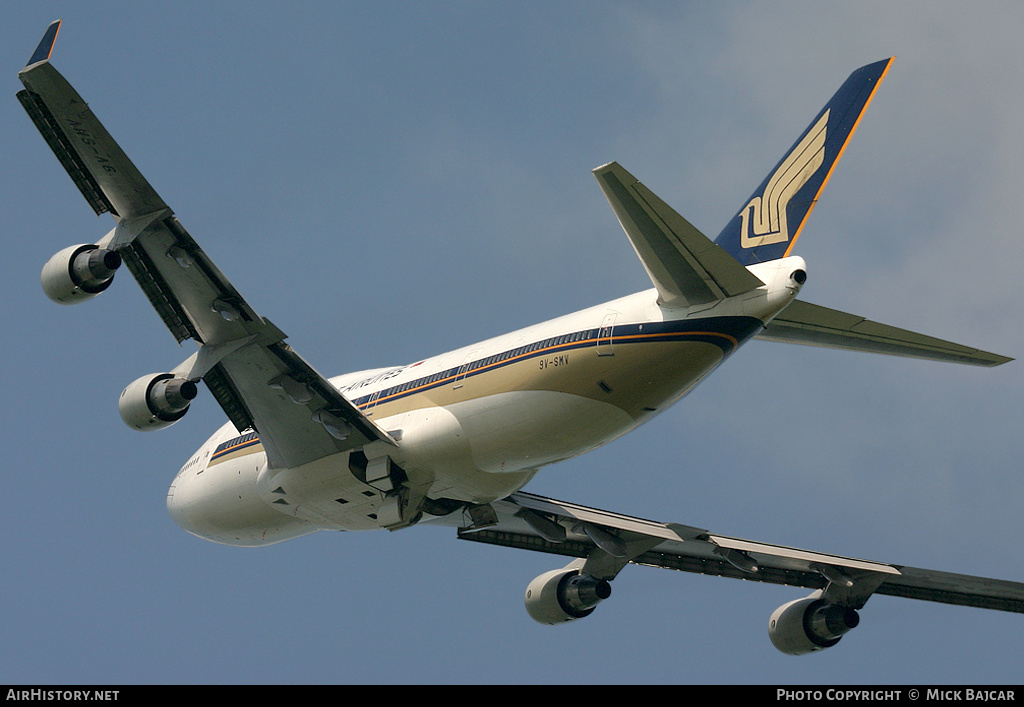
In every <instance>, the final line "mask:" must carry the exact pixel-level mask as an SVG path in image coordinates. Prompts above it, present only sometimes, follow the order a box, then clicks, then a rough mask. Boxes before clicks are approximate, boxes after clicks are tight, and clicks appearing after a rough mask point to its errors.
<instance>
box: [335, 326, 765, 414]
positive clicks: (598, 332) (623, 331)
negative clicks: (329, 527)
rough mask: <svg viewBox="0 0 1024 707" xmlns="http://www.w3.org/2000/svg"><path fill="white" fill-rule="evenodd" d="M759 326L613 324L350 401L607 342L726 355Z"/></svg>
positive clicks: (364, 401)
mask: <svg viewBox="0 0 1024 707" xmlns="http://www.w3.org/2000/svg"><path fill="white" fill-rule="evenodd" d="M761 327H762V324H761V322H760V321H759V320H757V319H755V318H753V317H709V318H707V319H695V320H678V321H669V322H646V323H643V324H617V325H615V326H614V327H613V328H612V331H611V332H610V334H609V332H607V331H605V330H602V329H585V330H583V331H577V332H573V333H571V334H561V335H559V336H554V337H551V338H548V339H543V340H541V341H536V342H533V343H532V344H525V345H523V346H519V347H517V348H514V349H509V350H507V351H503V352H501V353H499V354H494V355H492V356H488V357H486V358H482V359H478V360H476V361H473V362H471V363H469V364H468V365H466V364H463V365H460V366H456V367H454V368H449V369H447V370H445V371H440V372H438V373H433V374H431V375H429V376H424V377H423V378H418V379H416V380H413V381H409V382H407V383H402V384H401V385H397V386H393V387H391V388H385V389H384V390H381V391H380V392H379V393H370V394H368V395H364V396H362V397H360V398H356V399H354V400H353V401H352V402H353V403H354V404H355V405H356V406H358V407H364V406H366V405H368V404H369V403H371V402H373V401H376V402H377V403H380V402H392V401H394V400H400V399H402V398H405V397H407V396H409V395H413V394H416V393H422V392H424V391H427V390H432V389H434V388H437V387H440V386H443V385H448V384H450V383H452V382H453V381H455V380H456V379H457V378H458V379H462V378H470V377H472V376H475V375H480V374H482V373H488V372H490V371H493V370H496V369H498V368H502V367H504V366H508V365H511V364H513V363H520V362H522V361H526V360H529V359H532V358H538V357H541V356H549V355H551V354H552V353H562V352H566V351H573V350H577V349H587V348H595V347H597V346H607V345H609V344H610V345H613V346H623V345H629V344H640V343H661V342H666V341H702V342H704V343H709V344H714V345H716V346H719V347H720V348H721V349H722V352H723V353H724V354H725V355H726V356H728V355H729V354H730V353H732V352H733V351H734V350H735V349H736V348H737V347H738V346H739V344H741V343H743V342H744V341H746V340H747V339H748V338H750V337H751V336H753V335H754V334H755V333H757V332H758V331H759V330H760V329H761Z"/></svg>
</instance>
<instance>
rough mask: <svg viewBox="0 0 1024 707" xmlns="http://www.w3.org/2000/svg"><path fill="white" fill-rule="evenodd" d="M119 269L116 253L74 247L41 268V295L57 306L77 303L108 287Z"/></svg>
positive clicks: (89, 247)
mask: <svg viewBox="0 0 1024 707" xmlns="http://www.w3.org/2000/svg"><path fill="white" fill-rule="evenodd" d="M119 267H121V256H120V255H119V254H118V253H117V251H113V250H107V249H105V248H99V247H97V246H95V245H91V244H84V245H73V246H71V247H69V248H65V249H64V250H62V251H60V252H58V253H57V254H56V255H54V256H53V257H52V258H50V259H49V260H48V261H46V265H44V266H43V272H42V276H41V281H42V285H43V292H45V293H46V296H47V297H49V298H50V299H51V300H53V301H54V302H56V303H57V304H78V303H79V302H84V301H85V300H87V299H91V298H93V297H95V296H96V295H98V294H99V293H100V292H103V290H105V289H107V288H108V287H110V283H111V282H113V281H114V272H115V271H116V270H117V269H118V268H119Z"/></svg>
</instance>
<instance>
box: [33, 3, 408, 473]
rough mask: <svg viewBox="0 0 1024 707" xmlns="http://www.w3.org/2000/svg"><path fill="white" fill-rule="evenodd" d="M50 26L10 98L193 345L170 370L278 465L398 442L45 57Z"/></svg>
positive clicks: (174, 327)
mask: <svg viewBox="0 0 1024 707" xmlns="http://www.w3.org/2000/svg"><path fill="white" fill-rule="evenodd" d="M58 29H59V23H54V24H53V25H51V26H50V28H49V29H48V30H47V33H46V34H45V35H44V37H43V40H42V41H41V42H40V44H39V46H38V47H37V49H36V51H35V52H34V53H33V54H32V58H31V59H30V61H29V65H28V66H26V67H25V69H23V70H22V71H21V73H20V74H19V78H21V81H22V83H24V85H25V90H24V91H21V92H20V93H19V99H20V100H21V101H22V104H23V105H24V106H25V108H26V110H27V111H28V113H29V115H30V117H31V118H32V120H33V122H34V123H35V124H36V127H37V128H39V130H40V132H41V133H42V134H43V137H44V139H46V141H47V143H48V144H49V145H50V147H51V149H53V151H54V154H55V155H56V156H57V158H58V160H59V161H60V163H61V164H62V165H63V166H64V168H65V169H66V170H67V172H68V174H69V175H70V176H71V178H72V180H73V181H74V182H75V184H76V186H78V188H79V190H80V191H81V192H82V194H83V196H85V198H86V200H87V201H88V202H89V204H90V206H92V208H93V209H94V210H95V211H96V213H97V214H102V213H104V212H108V211H109V212H110V213H111V214H112V215H113V216H114V219H115V221H116V224H117V225H116V227H115V228H114V230H112V231H111V232H110V233H109V234H107V236H106V237H104V238H103V239H102V240H101V241H100V242H99V243H98V244H97V245H99V246H100V247H103V248H109V249H111V250H115V251H117V252H118V253H119V254H120V255H121V257H122V260H123V261H124V263H125V265H126V266H127V268H128V269H129V271H130V272H131V273H132V275H133V276H134V277H135V279H136V281H137V282H138V283H139V286H140V287H141V288H142V291H143V292H144V293H145V295H146V297H147V298H148V299H149V301H150V303H152V305H153V307H154V309H156V311H157V314H158V315H159V316H160V318H161V319H162V320H163V322H164V324H165V325H166V326H167V328H168V329H169V330H170V332H171V334H172V335H173V336H174V337H175V339H176V340H177V341H178V342H179V343H180V342H183V341H184V340H186V339H193V340H195V341H196V343H197V344H198V345H199V350H198V351H197V352H196V354H195V355H193V356H192V357H191V358H190V359H188V360H187V361H186V362H185V363H183V364H182V365H181V366H179V367H178V369H176V374H177V375H182V376H184V377H187V378H189V379H190V380H199V379H203V380H204V381H205V382H206V383H207V386H208V387H209V388H210V390H211V392H212V393H213V396H214V398H215V399H216V400H217V402H218V404H219V405H220V406H221V407H222V408H223V410H224V412H225V413H226V414H227V415H228V418H229V419H230V420H231V422H232V423H233V424H234V425H235V426H236V427H237V428H238V429H239V431H242V430H245V429H249V428H252V429H254V430H255V431H256V433H257V434H258V435H259V436H260V439H261V441H262V443H263V446H264V449H266V451H267V456H268V459H269V462H270V464H271V465H272V466H274V467H277V468H284V467H296V466H299V465H301V464H304V463H306V462H309V461H313V460H315V459H318V458H320V457H322V456H326V455H329V454H333V453H337V452H340V451H345V450H348V449H353V448H356V447H361V446H363V445H365V444H367V443H370V442H374V441H381V442H384V443H386V444H391V445H393V444H395V441H394V440H393V439H392V438H391V436H390V435H388V434H387V433H386V432H384V431H383V430H381V429H380V428H378V427H377V425H376V424H374V423H373V422H372V421H371V420H369V419H368V418H367V417H366V416H364V415H363V414H362V412H360V411H359V409H358V408H356V407H355V406H354V405H353V404H352V403H351V402H350V401H349V400H348V399H346V398H345V397H344V395H342V394H341V392H340V391H339V390H338V389H337V388H335V387H334V386H333V385H331V383H330V381H328V380H327V379H326V378H324V377H323V376H322V375H320V374H319V373H317V372H316V371H315V370H314V369H313V368H312V367H311V366H310V365H309V364H308V363H306V361H304V360H303V359H302V358H301V357H300V356H299V355H298V354H297V353H295V351H293V350H292V348H291V347H290V346H288V345H287V344H286V343H285V342H284V339H285V335H284V333H283V332H282V331H281V330H280V329H278V328H277V327H276V326H274V325H273V324H272V323H271V322H269V321H268V320H266V319H264V318H263V317H261V316H259V315H258V314H257V313H256V311H255V310H254V309H253V308H252V307H251V306H250V305H249V304H248V302H246V301H245V299H244V298H243V297H242V296H241V295H240V294H239V293H238V291H237V290H236V289H235V287H234V286H233V285H232V284H231V282H230V281H229V280H228V279H227V278H226V277H225V276H224V274H223V273H222V272H221V271H220V269H219V268H217V266H216V265H215V264H214V263H213V261H212V260H211V259H210V258H209V257H208V256H207V255H206V253H204V252H203V250H202V248H200V247H199V245H198V244H197V243H196V241H195V240H194V239H193V238H192V236H191V235H189V233H188V231H186V230H185V228H184V227H183V226H182V225H181V223H180V222H179V221H178V220H177V218H175V217H174V214H173V212H172V211H171V209H170V208H169V207H168V206H167V205H166V204H165V203H164V201H163V200H162V199H161V198H160V197H159V195H157V193H156V192H155V191H154V190H153V188H152V186H150V184H149V182H148V181H146V179H145V178H144V177H143V176H142V174H141V173H140V172H139V171H138V169H136V167H135V165H134V164H132V162H131V160H129V159H128V157H127V155H125V153H124V152H123V151H122V150H121V148H120V147H119V146H118V145H117V143H116V142H115V141H114V139H113V138H112V137H111V136H110V134H109V133H108V132H107V130H106V129H105V128H104V127H103V125H102V124H101V123H100V122H99V120H98V119H97V118H96V116H95V115H93V113H92V111H91V110H89V108H88V106H87V105H86V104H85V101H83V100H82V98H81V96H79V95H78V93H77V92H76V91H75V89H74V88H72V87H71V85H70V84H69V83H68V82H67V80H65V79H64V77H63V76H61V74H60V73H59V72H58V71H57V70H56V69H55V68H53V66H51V65H50V62H49V56H50V52H51V50H52V47H53V42H54V40H55V39H56V35H57V30H58Z"/></svg>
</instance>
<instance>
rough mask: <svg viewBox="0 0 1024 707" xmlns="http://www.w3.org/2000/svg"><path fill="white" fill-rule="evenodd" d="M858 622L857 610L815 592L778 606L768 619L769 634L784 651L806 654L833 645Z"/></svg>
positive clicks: (775, 644) (792, 653) (773, 641)
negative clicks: (832, 602)
mask: <svg viewBox="0 0 1024 707" xmlns="http://www.w3.org/2000/svg"><path fill="white" fill-rule="evenodd" d="M858 623H860V616H859V615H858V614H857V612H856V611H855V610H853V609H851V608H849V607H845V606H838V605H837V604H830V603H828V602H827V601H825V600H824V599H822V598H821V597H820V592H815V593H814V594H812V595H811V596H809V597H807V598H805V599H797V600H796V601H791V602H789V603H788V604H783V605H782V606H780V607H779V608H778V609H776V610H775V611H774V613H772V617H771V619H769V621H768V635H769V637H770V638H771V639H772V644H774V646H775V647H776V648H778V649H779V650H780V651H782V652H783V653H788V654H789V655H804V654H805V653H813V652H814V651H820V650H824V649H826V648H831V647H832V646H834V645H835V644H837V643H839V639H840V638H842V637H843V635H844V634H845V633H846V632H847V631H849V630H850V629H852V628H856V626H857V624H858Z"/></svg>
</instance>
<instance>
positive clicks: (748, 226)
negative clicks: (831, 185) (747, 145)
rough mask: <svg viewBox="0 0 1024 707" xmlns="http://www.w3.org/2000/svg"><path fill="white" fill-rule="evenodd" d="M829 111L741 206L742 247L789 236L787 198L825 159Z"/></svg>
mask: <svg viewBox="0 0 1024 707" xmlns="http://www.w3.org/2000/svg"><path fill="white" fill-rule="evenodd" d="M829 113H830V111H828V110H826V111H825V113H824V114H823V115H822V116H821V118H820V119H819V120H818V122H817V123H815V124H814V126H813V127H812V128H811V129H810V130H808V131H807V135H805V136H804V138H803V140H801V141H800V142H799V143H798V144H797V145H796V147H794V148H793V150H792V152H790V153H789V154H788V155H787V156H786V158H785V159H784V160H783V161H782V164H780V165H779V168H778V169H776V170H775V174H773V175H772V176H771V177H770V178H769V179H768V183H767V184H766V185H765V188H764V192H763V193H762V194H761V195H760V196H755V197H754V198H753V199H751V200H750V202H749V203H748V204H747V205H746V206H744V207H743V211H741V212H740V218H741V220H742V224H741V226H740V245H741V246H742V247H744V248H754V247H757V246H761V245H770V244H772V243H785V242H786V241H788V240H789V238H790V234H789V225H788V223H787V222H786V208H787V207H788V206H789V201H790V199H792V198H793V196H794V195H795V194H796V193H797V192H798V191H800V188H801V187H802V186H803V185H804V184H806V183H807V182H808V181H809V180H810V179H811V177H813V176H814V173H815V172H817V171H818V170H819V169H820V168H821V165H823V164H824V163H825V134H826V129H827V128H828V116H829Z"/></svg>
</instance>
